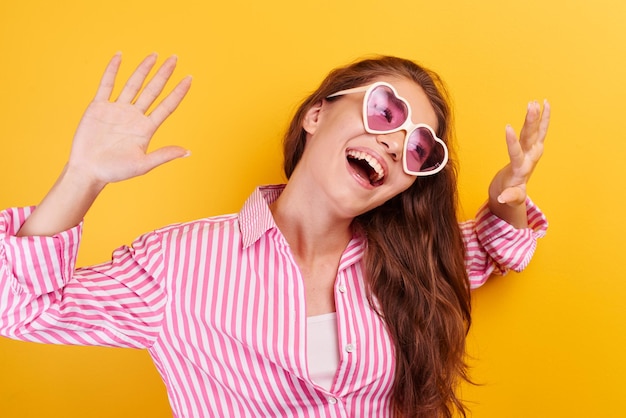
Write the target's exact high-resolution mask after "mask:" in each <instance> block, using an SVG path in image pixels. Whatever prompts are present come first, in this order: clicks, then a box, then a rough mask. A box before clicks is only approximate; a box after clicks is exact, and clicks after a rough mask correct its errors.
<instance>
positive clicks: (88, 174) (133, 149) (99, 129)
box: [66, 54, 191, 188]
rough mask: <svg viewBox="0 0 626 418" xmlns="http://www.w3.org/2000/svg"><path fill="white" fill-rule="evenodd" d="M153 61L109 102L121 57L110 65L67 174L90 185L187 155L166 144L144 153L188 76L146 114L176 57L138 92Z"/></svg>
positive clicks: (83, 124) (178, 99) (81, 127)
mask: <svg viewBox="0 0 626 418" xmlns="http://www.w3.org/2000/svg"><path fill="white" fill-rule="evenodd" d="M156 60H157V55H156V54H152V55H149V56H147V57H146V58H145V59H144V60H143V61H142V62H141V63H140V64H139V66H138V67H137V69H136V70H135V71H134V73H133V74H132V75H131V76H130V78H129V79H128V81H127V82H126V85H125V86H124V87H123V89H122V91H121V92H120V94H119V96H118V98H117V99H116V100H114V101H113V100H111V95H112V92H113V88H114V85H115V78H116V76H117V72H118V69H119V66H120V63H121V54H116V55H115V56H114V57H113V58H112V59H111V61H110V62H109V64H108V66H107V68H106V70H105V72H104V75H103V76H102V80H101V82H100V86H99V88H98V91H97V93H96V96H95V97H94V100H93V101H92V102H91V104H90V105H89V107H88V108H87V110H86V111H85V114H84V115H83V117H82V119H81V121H80V124H79V126H78V129H77V130H76V134H75V136H74V141H73V144H72V151H71V153H70V158H69V162H68V164H67V167H66V170H67V171H66V175H76V176H81V177H82V178H83V180H87V181H89V182H90V183H91V184H92V185H93V186H94V187H99V188H102V187H104V186H105V185H106V184H107V183H111V182H116V181H121V180H125V179H129V178H131V177H135V176H139V175H142V174H145V173H147V172H148V171H150V170H152V169H153V168H155V167H157V166H159V165H161V164H164V163H166V162H168V161H171V160H173V159H176V158H180V157H184V156H186V155H188V151H187V150H186V149H184V148H182V147H179V146H166V147H163V148H159V149H157V150H154V151H151V152H149V153H148V152H147V149H148V145H149V144H150V140H151V138H152V135H153V134H154V133H155V132H156V130H157V129H158V127H159V126H160V125H161V123H163V122H164V121H165V119H167V117H168V116H169V115H171V114H172V112H173V111H174V110H175V109H176V107H177V106H178V105H179V104H180V102H181V101H182V100H183V98H184V97H185V95H186V94H187V92H188V91H189V88H190V86H191V77H185V78H183V79H182V80H181V81H180V82H179V83H178V85H176V87H174V89H173V90H172V91H171V92H170V93H169V94H168V95H167V96H165V98H163V99H162V101H161V102H160V103H158V104H157V105H156V106H155V107H154V108H153V110H151V111H150V113H148V109H149V108H150V107H151V106H152V105H153V103H154V102H155V101H156V100H157V99H158V98H159V96H160V95H161V93H162V92H163V89H164V87H165V84H166V83H167V82H168V80H169V79H170V77H171V75H172V73H173V72H174V68H175V67H176V57H170V58H168V59H167V60H166V61H165V62H164V63H163V65H161V67H160V68H159V69H158V71H157V72H156V73H155V75H154V76H153V77H152V78H151V79H150V81H149V82H148V83H147V84H146V86H145V87H143V88H142V86H143V84H144V82H145V81H146V79H147V77H148V73H149V72H150V71H151V70H152V68H153V67H154V65H155V63H156Z"/></svg>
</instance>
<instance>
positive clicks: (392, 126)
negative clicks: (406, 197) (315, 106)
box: [327, 81, 448, 176]
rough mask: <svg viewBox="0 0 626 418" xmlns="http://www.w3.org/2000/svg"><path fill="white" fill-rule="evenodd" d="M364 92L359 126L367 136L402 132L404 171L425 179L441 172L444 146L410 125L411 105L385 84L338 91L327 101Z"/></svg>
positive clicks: (431, 133) (419, 127)
mask: <svg viewBox="0 0 626 418" xmlns="http://www.w3.org/2000/svg"><path fill="white" fill-rule="evenodd" d="M361 92H365V96H363V125H364V126H365V131H367V132H368V133H370V134H390V133H394V132H398V131H401V130H404V131H406V136H405V137H404V147H403V150H402V166H403V168H404V172H405V173H407V174H409V175H412V176H428V175H431V174H435V173H438V172H439V171H441V170H443V168H444V167H445V165H446V163H447V162H448V147H446V144H445V143H444V142H443V141H442V140H441V139H440V138H438V137H437V135H436V134H435V131H434V130H433V128H431V127H430V126H428V125H427V124H425V123H417V124H416V123H413V121H412V120H411V106H409V102H407V101H406V99H404V98H403V97H402V96H400V95H398V92H397V91H396V89H395V88H393V86H392V85H391V84H389V83H385V82H384V81H378V82H376V83H374V84H370V85H368V86H363V87H356V88H353V89H347V90H341V91H338V92H337V93H333V94H331V95H330V96H328V97H327V98H328V99H330V98H332V97H337V96H343V95H346V94H352V93H361Z"/></svg>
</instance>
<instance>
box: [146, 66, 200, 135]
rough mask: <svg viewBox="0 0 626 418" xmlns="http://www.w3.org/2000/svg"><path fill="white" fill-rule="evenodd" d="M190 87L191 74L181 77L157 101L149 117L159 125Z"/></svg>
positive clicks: (174, 108)
mask: <svg viewBox="0 0 626 418" xmlns="http://www.w3.org/2000/svg"><path fill="white" fill-rule="evenodd" d="M190 88H191V76H187V77H185V78H183V79H182V80H181V81H180V82H179V83H178V84H177V85H176V87H174V89H173V90H172V91H171V92H170V93H169V94H168V95H167V96H166V97H165V99H163V101H161V103H159V104H158V105H157V106H156V107H155V108H154V110H153V111H152V113H150V115H149V117H150V119H152V121H153V122H154V123H155V124H156V126H159V125H161V124H162V123H163V121H164V120H165V119H167V117H168V116H169V115H171V114H172V112H174V110H176V108H177V107H178V105H179V104H180V102H182V101H183V99H184V98H185V95H186V94H187V92H188V91H189V89H190Z"/></svg>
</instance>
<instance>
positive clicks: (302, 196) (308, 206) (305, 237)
mask: <svg viewBox="0 0 626 418" xmlns="http://www.w3.org/2000/svg"><path fill="white" fill-rule="evenodd" d="M314 196H315V194H313V193H310V192H308V191H305V190H303V189H301V188H298V187H297V186H295V185H293V184H292V183H289V184H287V186H285V190H284V191H283V192H282V193H281V195H280V196H279V197H278V199H276V201H274V202H273V203H272V204H271V205H270V209H271V211H272V215H273V216H274V221H275V222H276V225H277V226H278V228H279V229H280V231H281V232H282V234H283V235H284V236H285V239H286V240H287V242H288V243H289V246H290V247H291V250H292V252H293V253H294V254H295V255H297V256H298V257H299V258H301V259H302V260H312V259H315V258H318V257H324V256H327V255H329V254H333V255H334V254H337V252H339V253H343V251H344V250H345V248H346V246H347V245H348V242H350V239H351V238H352V219H347V218H341V217H340V216H337V215H336V214H334V213H333V212H332V209H331V208H330V207H329V206H328V205H326V204H325V202H324V200H323V199H322V198H317V197H314ZM318 197H319V196H318Z"/></svg>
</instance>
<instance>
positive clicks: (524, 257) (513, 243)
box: [476, 198, 548, 273]
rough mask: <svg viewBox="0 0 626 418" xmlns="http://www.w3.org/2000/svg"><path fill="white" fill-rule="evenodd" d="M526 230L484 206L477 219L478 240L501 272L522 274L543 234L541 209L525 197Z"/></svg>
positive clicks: (543, 219) (544, 227)
mask: <svg viewBox="0 0 626 418" xmlns="http://www.w3.org/2000/svg"><path fill="white" fill-rule="evenodd" d="M526 215H527V217H528V228H522V229H517V228H515V227H513V226H511V225H510V224H509V223H508V222H506V221H503V220H502V219H500V218H498V217H497V216H496V215H494V214H493V213H491V211H490V210H489V208H488V207H487V205H483V206H482V207H481V209H480V210H479V212H478V215H477V217H476V234H477V237H478V241H479V242H480V243H481V245H482V246H483V247H484V248H485V250H486V251H487V253H488V254H489V256H490V257H491V258H492V259H493V260H494V261H495V263H496V264H497V265H498V267H499V268H498V269H496V272H497V271H498V270H499V272H500V273H504V272H506V270H509V269H510V270H514V271H517V272H519V271H522V270H523V269H524V268H526V266H527V265H528V263H529V262H530V260H531V259H532V257H533V254H534V252H535V248H536V246H537V239H538V238H541V237H543V236H545V235H546V232H547V229H548V221H547V219H546V217H545V215H544V214H543V212H541V210H540V209H539V208H538V207H537V206H536V205H535V204H534V203H533V202H532V200H531V199H530V198H526Z"/></svg>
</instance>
